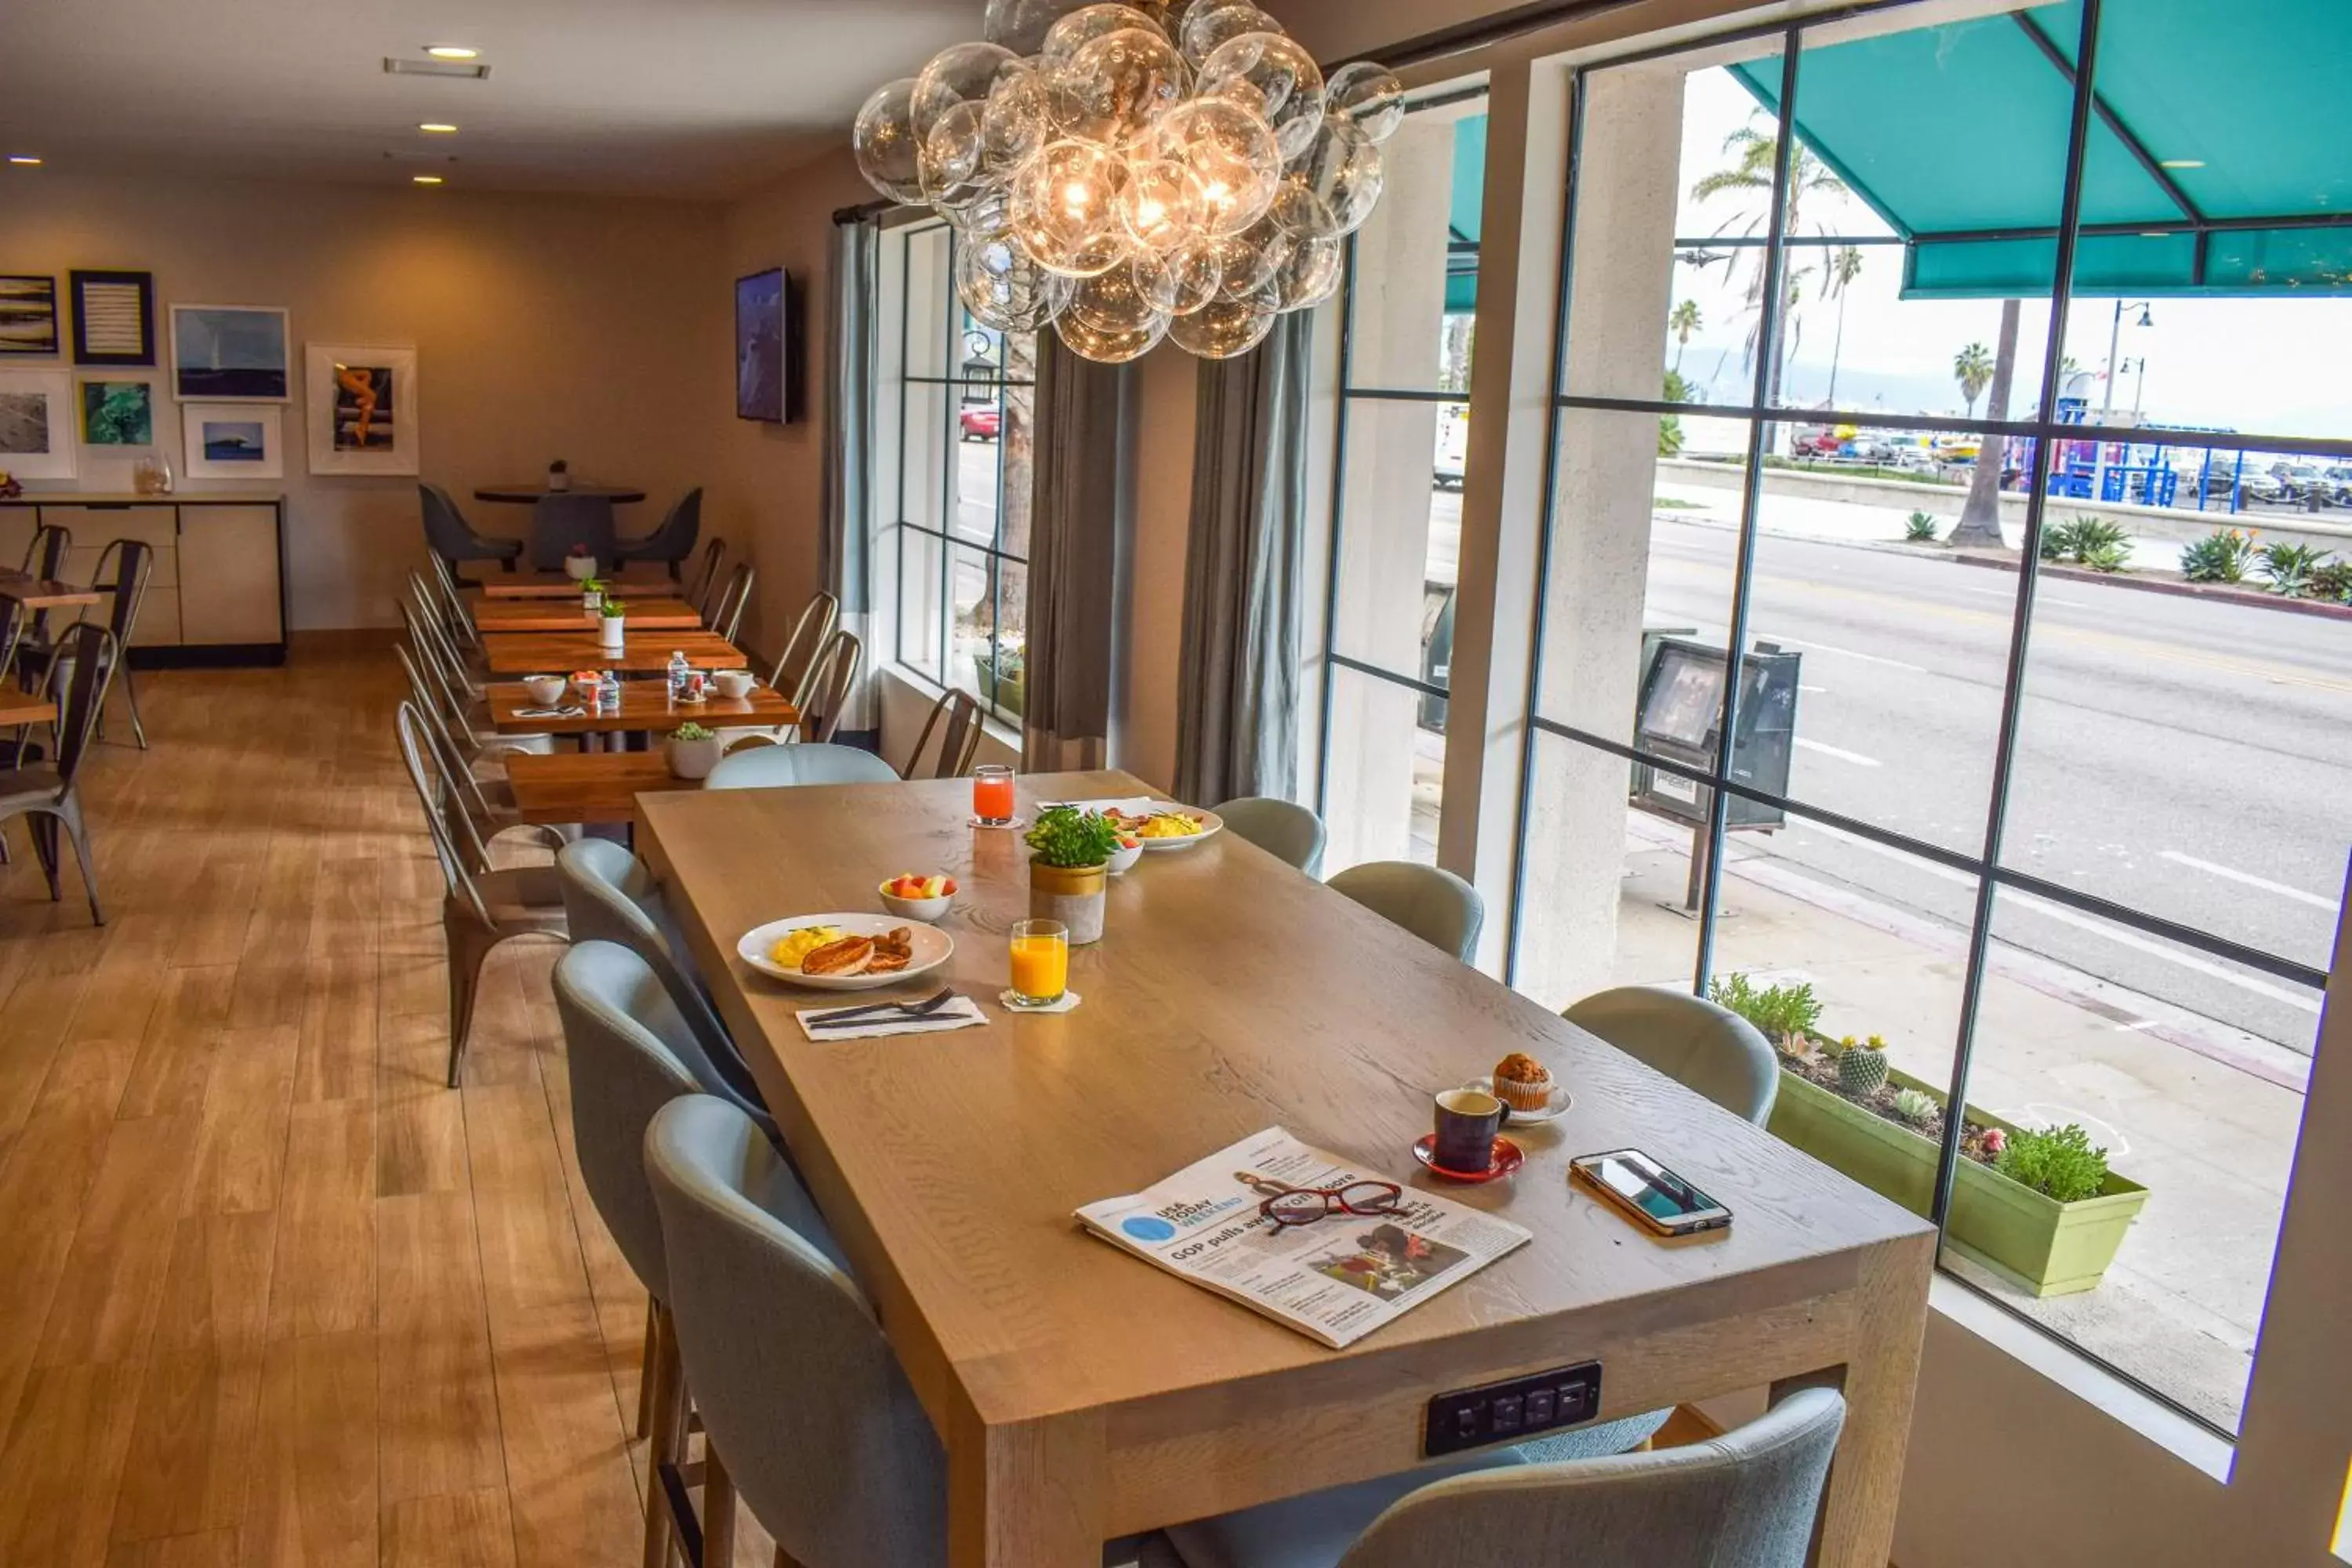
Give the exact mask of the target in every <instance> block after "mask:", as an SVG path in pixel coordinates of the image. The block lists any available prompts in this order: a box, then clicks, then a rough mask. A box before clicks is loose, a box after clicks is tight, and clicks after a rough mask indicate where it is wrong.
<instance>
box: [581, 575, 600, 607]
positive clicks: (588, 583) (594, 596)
mask: <svg viewBox="0 0 2352 1568" xmlns="http://www.w3.org/2000/svg"><path fill="white" fill-rule="evenodd" d="M580 607H581V608H582V609H583V610H595V609H602V608H603V607H604V579H603V578H602V577H583V578H581V579H580Z"/></svg>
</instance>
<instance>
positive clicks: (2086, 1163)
mask: <svg viewBox="0 0 2352 1568" xmlns="http://www.w3.org/2000/svg"><path fill="white" fill-rule="evenodd" d="M1992 1168H1993V1169H1994V1170H1996V1171H1998V1172H2000V1173H2001V1174H2002V1175H2004V1176H2007V1177H2008V1178H2009V1179H2010V1180H2011V1181H2012V1182H2015V1183H2016V1184H2018V1185H2020V1186H2023V1187H2032V1189H2033V1190H2034V1191H2035V1192H2037V1193H2040V1194H2042V1195H2043V1196H2045V1197H2050V1198H2055V1199H2056V1200H2057V1201H2058V1202H2060V1203H2062V1204H2072V1203H2080V1202H2081V1201H2082V1200H2083V1199H2084V1198H2088V1197H2095V1196H2096V1195H2097V1194H2098V1192H2099V1190H2100V1189H2101V1188H2102V1187H2104V1186H2105V1184H2106V1181H2107V1152H2106V1151H2105V1149H2096V1148H2094V1147H2092V1145H2091V1135H2090V1134H2089V1133H2088V1132H2085V1131H2083V1129H2082V1128H2081V1126H2079V1125H2078V1124H2076V1123H2074V1122H2071V1121H2070V1122H2068V1123H2067V1124H2066V1125H2065V1126H2063V1127H2053V1128H2051V1129H2050V1130H2048V1131H2042V1132H2036V1131H2032V1129H2030V1128H2020V1129H2019V1130H2018V1131H2017V1133H2016V1134H2015V1136H2013V1137H2011V1138H2008V1139H2005V1140H2003V1141H2002V1145H2001V1148H2000V1152H1999V1153H1998V1154H1996V1155H1995V1156H1994V1158H1993V1163H1992Z"/></svg>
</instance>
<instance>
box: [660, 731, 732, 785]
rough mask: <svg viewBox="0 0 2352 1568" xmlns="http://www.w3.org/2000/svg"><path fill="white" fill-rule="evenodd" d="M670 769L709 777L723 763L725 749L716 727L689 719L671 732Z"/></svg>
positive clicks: (674, 772)
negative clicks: (707, 726) (711, 771)
mask: <svg viewBox="0 0 2352 1568" xmlns="http://www.w3.org/2000/svg"><path fill="white" fill-rule="evenodd" d="M667 750H668V754H669V771H670V773H671V774H672V775H674V776H675V777H677V778H682V779H706V778H709V776H710V770H711V769H713V768H715V767H717V766H718V765H719V757H720V756H721V755H722V754H723V749H722V748H721V747H720V745H719V735H718V732H717V731H712V730H707V729H705V728H703V726H701V725H699V724H697V723H694V722H692V721H688V722H687V723H684V724H680V725H679V726H678V727H677V729H675V730H672V731H670V732H669V745H668V748H667Z"/></svg>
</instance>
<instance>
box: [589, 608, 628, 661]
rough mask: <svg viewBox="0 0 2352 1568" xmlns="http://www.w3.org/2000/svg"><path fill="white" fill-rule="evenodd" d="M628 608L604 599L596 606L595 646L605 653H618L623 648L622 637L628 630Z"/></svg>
mask: <svg viewBox="0 0 2352 1568" xmlns="http://www.w3.org/2000/svg"><path fill="white" fill-rule="evenodd" d="M628 615H629V606H628V605H625V604H623V603H622V602H621V601H620V600H618V599H606V600H605V601H604V603H603V604H601V605H597V606H596V646H597V647H601V648H603V649H604V651H605V652H606V653H618V652H620V651H621V649H622V648H623V647H625V644H624V643H623V642H622V640H621V639H622V637H624V636H625V635H626V632H627V629H628Z"/></svg>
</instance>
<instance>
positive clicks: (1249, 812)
mask: <svg viewBox="0 0 2352 1568" xmlns="http://www.w3.org/2000/svg"><path fill="white" fill-rule="evenodd" d="M1217 815H1218V816H1221V817H1223V818H1224V822H1225V831H1226V832H1228V833H1231V834H1233V835H1234V837H1240V838H1246V839H1248V840H1249V841H1250V842H1251V843H1253V844H1255V845H1256V846H1257V847H1259V848H1261V849H1263V850H1265V852H1266V853H1267V854H1269V855H1271V856H1273V857H1274V858H1276V859H1277V860H1284V861H1287V862H1289V863H1290V864H1291V865H1293V866H1296V867H1297V868H1299V869H1300V870H1302V871H1304V872H1306V873H1307V875H1308V876H1310V877H1314V876H1319V875H1321V873H1322V870H1323V841H1324V839H1325V838H1326V837H1328V834H1327V833H1326V832H1325V830H1324V827H1323V819H1322V818H1321V817H1319V816H1316V815H1315V814H1314V813H1313V812H1311V811H1309V810H1307V808H1306V807H1305V806H1303V805H1299V804H1297V802H1296V801H1288V800H1282V799H1279V798H1277V797H1276V796H1274V795H1244V796H1243V797H1242V798H1241V799H1239V800H1229V801H1227V802H1225V804H1224V805H1221V806H1219V807H1217Z"/></svg>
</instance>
